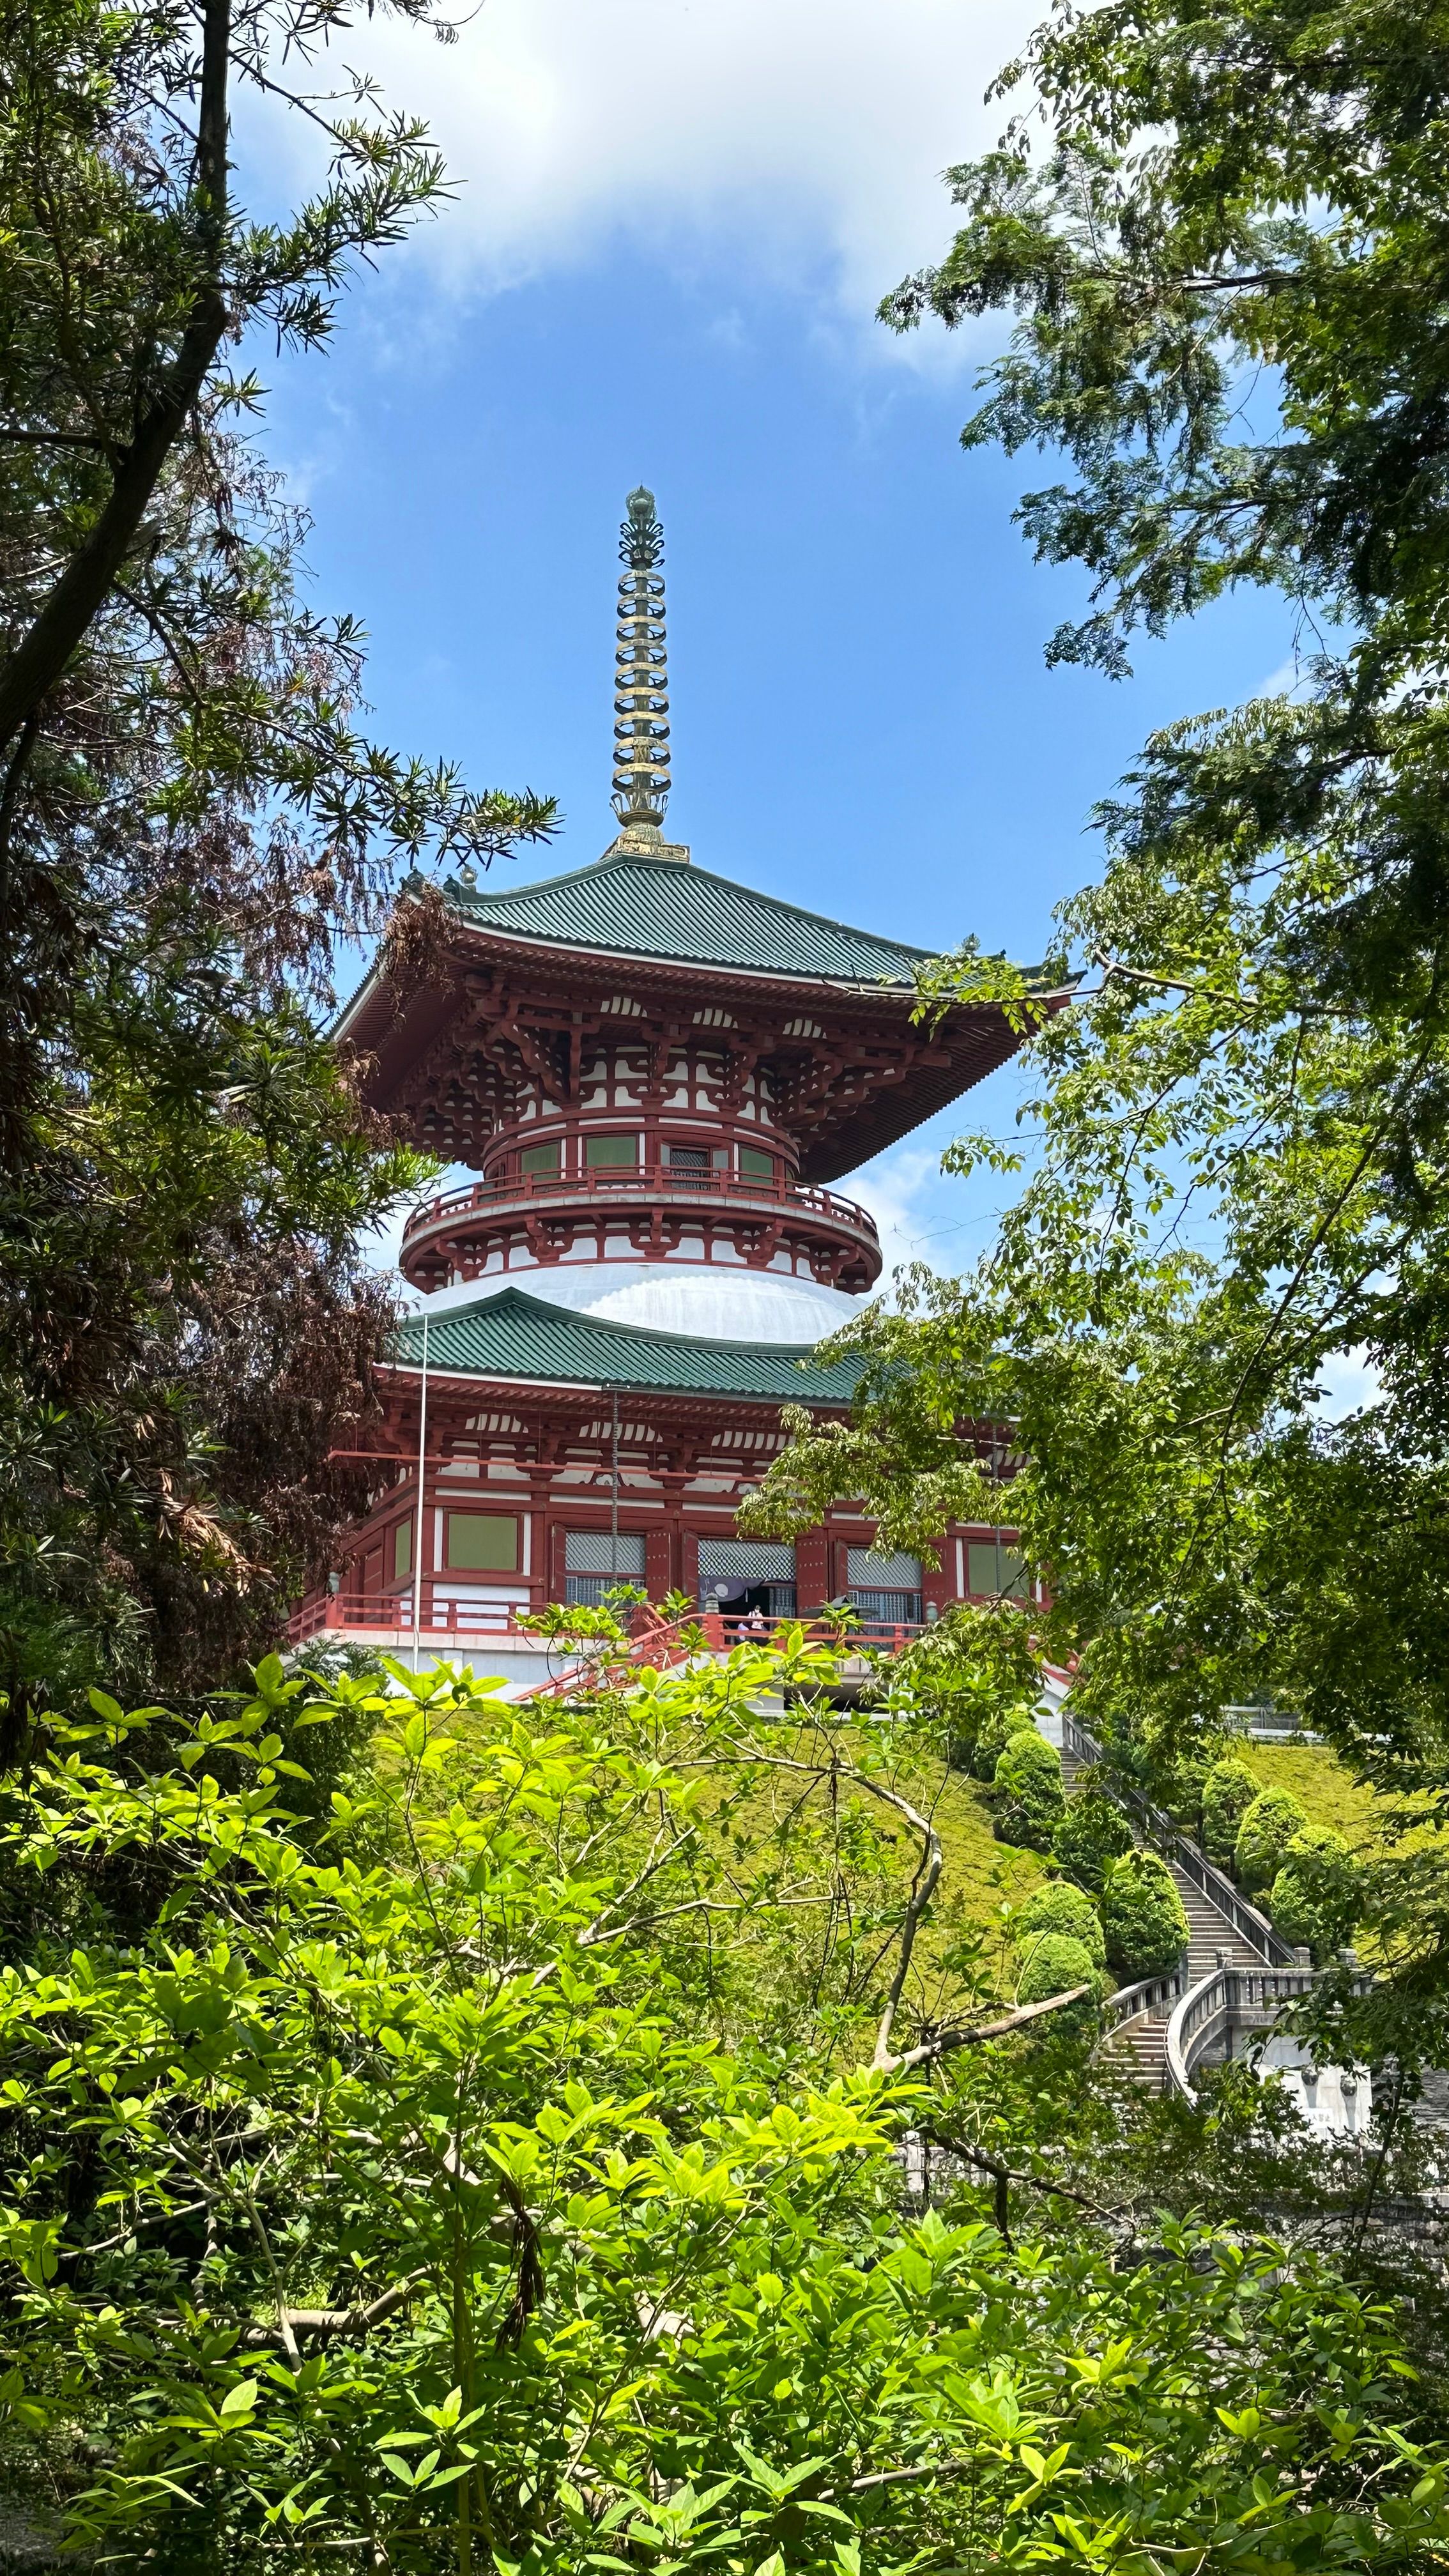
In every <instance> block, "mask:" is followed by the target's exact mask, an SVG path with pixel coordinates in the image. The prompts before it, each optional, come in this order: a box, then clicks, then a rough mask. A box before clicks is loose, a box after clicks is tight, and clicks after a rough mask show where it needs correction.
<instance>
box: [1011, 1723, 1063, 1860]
mask: <svg viewBox="0 0 1449 2576" xmlns="http://www.w3.org/2000/svg"><path fill="white" fill-rule="evenodd" d="M993 1780H994V1785H995V1789H996V1796H997V1802H998V1803H997V1820H996V1830H997V1832H998V1833H999V1834H1000V1836H1001V1839H1002V1841H1003V1842H1007V1843H1022V1844H1024V1845H1025V1846H1026V1848H1027V1849H1028V1850H1029V1851H1042V1852H1045V1851H1050V1850H1051V1847H1052V1834H1053V1832H1054V1830H1055V1828H1056V1826H1057V1825H1058V1824H1059V1823H1060V1821H1061V1817H1062V1812H1063V1808H1064V1806H1065V1796H1064V1792H1063V1789H1062V1759H1061V1755H1060V1754H1059V1753H1058V1751H1057V1749H1056V1746H1055V1745H1054V1744H1048V1742H1047V1740H1046V1737H1045V1736H1044V1735H1042V1734H1040V1733H1039V1732H1038V1730H1037V1728H1036V1727H1034V1726H1030V1727H1022V1728H1019V1729H1018V1730H1017V1732H1016V1733H1015V1734H1014V1735H1010V1736H1008V1738H1007V1740H1006V1743H1005V1744H1004V1745H1003V1746H1002V1749H1001V1751H1000V1753H999V1754H998V1755H997V1757H996V1769H995V1772H994V1774H993Z"/></svg>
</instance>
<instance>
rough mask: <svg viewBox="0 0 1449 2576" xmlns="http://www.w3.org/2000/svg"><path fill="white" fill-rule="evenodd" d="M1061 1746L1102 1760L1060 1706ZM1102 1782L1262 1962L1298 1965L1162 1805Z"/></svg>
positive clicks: (1080, 1755)
mask: <svg viewBox="0 0 1449 2576" xmlns="http://www.w3.org/2000/svg"><path fill="white" fill-rule="evenodd" d="M1062 1747H1063V1750H1064V1751H1065V1752H1067V1753H1070V1754H1072V1755H1073V1756H1074V1757H1075V1759H1076V1760H1077V1761H1078V1762H1090V1763H1100V1762H1101V1760H1102V1748H1101V1746H1100V1744H1099V1743H1098V1742H1097V1739H1096V1737H1095V1736H1094V1735H1089V1734H1088V1732H1087V1729H1086V1728H1085V1727H1084V1726H1083V1725H1082V1724H1081V1723H1080V1721H1079V1720H1078V1719H1077V1718H1075V1717H1073V1716H1072V1714H1071V1712H1070V1710H1069V1709H1065V1708H1064V1709H1063V1711H1062ZM1101 1785H1102V1788H1103V1790H1104V1791H1105V1793H1106V1795H1107V1796H1108V1797H1109V1798H1111V1799H1112V1801H1113V1802H1114V1804H1115V1805H1117V1806H1119V1807H1121V1808H1122V1809H1123V1810H1124V1811H1125V1812H1126V1813H1127V1814H1128V1815H1130V1816H1135V1817H1136V1818H1137V1820H1138V1821H1139V1823H1141V1824H1142V1825H1144V1826H1145V1827H1146V1830H1147V1832H1148V1834H1149V1835H1150V1837H1151V1839H1152V1841H1153V1842H1154V1843H1155V1844H1156V1845H1157V1848H1158V1850H1159V1851H1160V1852H1161V1853H1162V1855H1163V1857H1164V1859H1167V1860H1170V1861H1172V1862H1173V1863H1174V1864H1175V1866H1176V1867H1177V1868H1178V1869H1180V1870H1181V1871H1182V1873H1183V1876H1184V1877H1185V1878H1189V1879H1191V1881H1192V1883H1193V1886H1194V1887H1195V1888H1196V1889H1197V1890H1198V1893H1199V1894H1200V1895H1202V1896H1205V1897H1206V1898H1207V1901H1208V1903H1209V1905H1211V1906H1213V1907H1215V1909H1216V1911H1217V1912H1218V1913H1219V1914H1221V1915H1222V1916H1223V1918H1224V1920H1225V1921H1226V1922H1228V1923H1230V1924H1231V1925H1232V1928H1233V1930H1234V1931H1235V1932H1236V1934H1237V1936H1238V1938H1239V1940H1240V1941H1243V1942H1246V1944H1247V1946H1248V1948H1249V1949H1250V1950H1255V1951H1256V1952H1257V1954H1258V1957H1259V1958H1260V1959H1261V1960H1262V1961H1263V1963H1264V1965H1265V1966H1266V1967H1270V1968H1278V1967H1281V1968H1291V1969H1296V1968H1297V1967H1298V1960H1297V1957H1296V1955H1295V1953H1294V1950H1293V1946H1292V1943H1291V1942H1288V1941H1285V1940H1284V1939H1283V1936H1282V1934H1281V1933H1280V1932H1275V1931H1274V1929H1273V1926H1272V1924H1271V1923H1269V1922H1268V1921H1267V1919H1266V1917H1265V1916H1263V1915H1261V1914H1260V1913H1259V1912H1258V1909H1257V1907H1256V1906H1255V1905H1249V1903H1248V1901H1247V1899H1246V1897H1244V1896H1242V1895H1240V1894H1239V1892H1238V1890H1237V1888H1235V1887H1234V1885H1233V1882H1232V1880H1231V1879H1230V1878H1228V1877H1226V1876H1225V1875H1224V1873H1223V1871H1222V1870H1220V1869H1217V1868H1215V1867H1214V1865H1213V1863H1212V1862H1211V1861H1210V1860H1209V1859H1208V1858H1207V1855H1206V1853H1204V1852H1200V1851H1199V1850H1198V1847H1197V1845H1196V1843H1192V1842H1189V1841H1188V1838H1187V1836H1186V1834H1181V1833H1179V1832H1178V1829H1177V1827H1176V1825H1175V1824H1174V1823H1173V1821H1172V1818H1171V1817H1170V1816H1169V1815H1166V1814H1165V1813H1164V1812H1163V1810H1162V1808H1161V1807H1156V1806H1154V1805H1153V1803H1152V1800H1151V1799H1150V1798H1147V1797H1144V1796H1143V1794H1142V1792H1141V1790H1140V1789H1129V1788H1127V1787H1126V1786H1125V1785H1124V1784H1123V1783H1122V1782H1120V1781H1118V1780H1114V1779H1112V1778H1111V1777H1110V1776H1109V1777H1108V1778H1106V1779H1104V1780H1103V1782H1102V1784H1101Z"/></svg>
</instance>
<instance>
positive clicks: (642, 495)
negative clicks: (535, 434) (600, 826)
mask: <svg viewBox="0 0 1449 2576" xmlns="http://www.w3.org/2000/svg"><path fill="white" fill-rule="evenodd" d="M628 511H629V515H628V517H627V519H626V520H625V521H624V524H623V527H622V528H621V530H620V532H619V558H620V561H621V562H622V564H623V566H624V570H623V572H622V573H621V574H620V576H619V617H618V626H617V629H616V639H617V642H616V650H615V654H614V717H615V723H614V811H615V813H616V814H617V815H618V817H619V820H620V822H621V823H622V824H623V825H624V826H625V828H626V830H627V829H628V828H629V827H631V826H632V827H633V828H635V829H636V830H637V829H638V828H639V827H640V826H644V827H646V828H647V827H648V826H650V825H652V826H653V827H654V829H655V831H657V830H658V828H659V826H660V824H661V823H662V822H663V820H664V808H665V805H666V803H667V801H668V797H669V699H668V696H667V694H666V691H667V688H668V678H669V674H668V667H667V654H666V649H665V640H664V575H663V573H662V572H661V571H660V569H659V567H660V565H661V564H662V563H663V560H664V530H663V528H662V527H661V526H660V524H659V520H658V518H657V516H656V515H655V509H654V495H653V493H652V492H646V491H645V490H644V489H643V488H642V486H641V488H640V489H639V490H638V491H637V492H631V493H630V495H629V500H628Z"/></svg>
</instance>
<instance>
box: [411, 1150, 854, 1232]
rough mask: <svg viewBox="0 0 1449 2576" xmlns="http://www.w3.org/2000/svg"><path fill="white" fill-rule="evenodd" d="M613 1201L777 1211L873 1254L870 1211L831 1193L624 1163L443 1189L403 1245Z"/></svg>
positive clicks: (417, 1214)
mask: <svg viewBox="0 0 1449 2576" xmlns="http://www.w3.org/2000/svg"><path fill="white" fill-rule="evenodd" d="M621 1197H629V1198H635V1199H650V1200H652V1199H659V1200H662V1201H665V1202H667V1203H668V1204H669V1205H670V1206H672V1207H677V1206H679V1205H681V1204H682V1203H685V1202H688V1201H690V1200H693V1201H695V1202H696V1203H697V1204H703V1205H706V1206H716V1207H718V1206H728V1207H732V1208H734V1207H737V1208H740V1209H741V1210H746V1209H750V1208H756V1209H760V1210H766V1209H769V1210H775V1209H783V1210H785V1211H787V1212H788V1213H789V1214H790V1215H791V1216H800V1217H807V1218H813V1219H815V1220H816V1221H817V1222H818V1223H820V1224H822V1225H828V1226H832V1227H837V1228H840V1229H842V1230H843V1231H844V1232H846V1233H849V1234H854V1235H858V1236H860V1237H862V1238H863V1240H864V1241H865V1242H866V1243H867V1244H868V1245H869V1246H870V1247H871V1248H872V1249H873V1250H874V1249H877V1248H878V1247H879V1243H880V1237H879V1235H878V1233H877V1231H876V1222H875V1219H874V1217H873V1216H872V1215H871V1213H870V1210H869V1209H868V1208H863V1207H860V1206H858V1205H857V1203H856V1201H855V1200H854V1199H843V1198H839V1197H837V1195H836V1193H835V1191H834V1190H818V1189H809V1188H804V1187H802V1186H801V1185H800V1184H799V1183H798V1182H793V1181H779V1180H776V1181H767V1180H752V1179H751V1178H750V1177H749V1176H748V1175H747V1174H746V1173H743V1172H686V1171H680V1170H678V1169H677V1168H676V1167H675V1166H674V1165H673V1164H669V1163H633V1164H629V1163H625V1164H621V1165H619V1166H618V1167H617V1168H614V1167H612V1166H611V1167H610V1168H608V1169H607V1170H601V1171H597V1172H519V1173H515V1174H513V1175H511V1176H510V1177H509V1178H507V1179H505V1180H497V1181H475V1182H474V1183H473V1185H472V1187H471V1189H461V1190H445V1191H444V1192H443V1194H442V1196H441V1197H440V1198H436V1199H431V1200H429V1201H428V1203H427V1204H426V1206H423V1207H417V1208H414V1210H413V1212H412V1215H411V1216H410V1217H409V1218H408V1221H407V1224H406V1225H405V1226H404V1228H403V1242H404V1243H405V1244H408V1243H412V1242H415V1241H416V1239H417V1238H418V1237H419V1236H420V1235H424V1234H429V1233H431V1232H432V1230H433V1229H434V1227H436V1226H443V1225H447V1224H450V1223H456V1221H457V1219H458V1218H459V1217H468V1216H473V1215H486V1216H495V1215H496V1216H505V1215H507V1214H508V1213H509V1212H510V1211H511V1210H512V1209H514V1208H527V1207H548V1208H554V1207H557V1208H560V1209H562V1208H565V1207H567V1206H569V1205H582V1206H589V1205H592V1204H595V1203H597V1202H599V1201H600V1200H613V1201H616V1202H617V1200H618V1199H619V1198H621Z"/></svg>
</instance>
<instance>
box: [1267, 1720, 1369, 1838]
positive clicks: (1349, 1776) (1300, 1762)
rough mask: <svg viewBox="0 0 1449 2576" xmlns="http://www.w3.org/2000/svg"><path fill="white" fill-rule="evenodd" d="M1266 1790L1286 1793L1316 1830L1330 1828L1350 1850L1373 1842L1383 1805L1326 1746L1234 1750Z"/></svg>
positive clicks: (1270, 1745)
mask: <svg viewBox="0 0 1449 2576" xmlns="http://www.w3.org/2000/svg"><path fill="white" fill-rule="evenodd" d="M1236 1749H1237V1750H1238V1751H1239V1752H1240V1753H1241V1756H1242V1759H1243V1761H1244V1762H1246V1764H1247V1766H1248V1769H1249V1770H1250V1771H1251V1772H1252V1773H1253V1775H1254V1777H1255V1779H1258V1780H1261V1781H1262V1783H1263V1786H1264V1788H1265V1789H1291V1791H1292V1793H1293V1795H1294V1797H1295V1798H1297V1799H1298V1800H1300V1802H1301V1803H1302V1805H1303V1806H1304V1807H1306V1809H1307V1811H1308V1815H1309V1818H1310V1820H1311V1821H1312V1822H1313V1823H1314V1824H1315V1825H1331V1826H1332V1827H1333V1830H1334V1832H1335V1833H1338V1834H1342V1836H1343V1838H1344V1841H1345V1842H1346V1843H1349V1844H1351V1845H1352V1847H1353V1848H1354V1850H1356V1851H1361V1850H1363V1849H1364V1848H1365V1847H1366V1846H1367V1845H1369V1844H1370V1843H1374V1842H1376V1841H1377V1840H1378V1837H1379V1832H1380V1828H1381V1825H1382V1822H1383V1817H1384V1808H1385V1801H1384V1800H1383V1799H1381V1798H1379V1797H1376V1796H1375V1794H1374V1791H1373V1790H1372V1789H1369V1788H1366V1787H1364V1786H1363V1785H1362V1784H1361V1783H1360V1782H1359V1781H1357V1780H1355V1778H1354V1776H1353V1773H1352V1772H1351V1771H1350V1770H1348V1769H1347V1768H1346V1767H1345V1765H1344V1764H1343V1763H1342V1762H1340V1760H1339V1758H1338V1756H1337V1754H1336V1753H1332V1752H1330V1750H1329V1748H1328V1746H1327V1745H1326V1744H1252V1743H1245V1744H1243V1745H1241V1746H1239V1747H1237V1748H1236Z"/></svg>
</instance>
